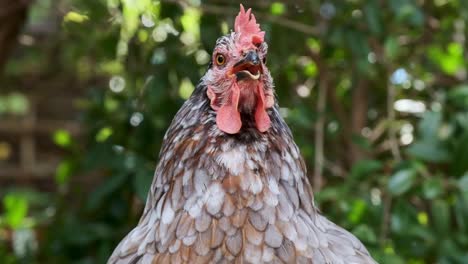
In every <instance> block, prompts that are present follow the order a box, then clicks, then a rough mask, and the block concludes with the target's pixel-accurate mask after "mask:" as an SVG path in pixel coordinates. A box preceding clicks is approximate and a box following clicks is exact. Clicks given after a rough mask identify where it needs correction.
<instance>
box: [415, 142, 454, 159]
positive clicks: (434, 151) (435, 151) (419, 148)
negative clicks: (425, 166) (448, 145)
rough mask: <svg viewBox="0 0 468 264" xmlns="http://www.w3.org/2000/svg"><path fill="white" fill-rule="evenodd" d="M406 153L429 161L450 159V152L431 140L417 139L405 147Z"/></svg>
mask: <svg viewBox="0 0 468 264" xmlns="http://www.w3.org/2000/svg"><path fill="white" fill-rule="evenodd" d="M407 152H408V154H410V155H412V156H414V157H416V158H419V159H422V160H424V161H430V162H446V161H449V160H450V152H448V150H447V149H445V147H444V146H443V145H442V144H440V143H438V142H436V141H431V140H423V141H417V142H415V143H413V144H411V145H410V146H409V147H408V149H407Z"/></svg>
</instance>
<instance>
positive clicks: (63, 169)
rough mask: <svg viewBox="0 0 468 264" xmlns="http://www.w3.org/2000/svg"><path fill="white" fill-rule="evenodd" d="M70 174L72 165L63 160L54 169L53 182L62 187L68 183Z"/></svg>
mask: <svg viewBox="0 0 468 264" xmlns="http://www.w3.org/2000/svg"><path fill="white" fill-rule="evenodd" d="M71 173H72V163H71V161H69V160H63V161H62V162H60V164H59V165H58V166H57V168H56V169H55V182H56V183H57V184H59V185H63V184H65V183H67V182H68V179H69V178H70V175H71Z"/></svg>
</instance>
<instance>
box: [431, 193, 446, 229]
mask: <svg viewBox="0 0 468 264" xmlns="http://www.w3.org/2000/svg"><path fill="white" fill-rule="evenodd" d="M432 218H433V221H434V227H435V229H436V231H437V232H438V233H439V236H446V235H448V230H449V223H450V220H449V219H450V209H449V205H448V203H447V202H446V201H445V200H435V201H434V202H433V204H432Z"/></svg>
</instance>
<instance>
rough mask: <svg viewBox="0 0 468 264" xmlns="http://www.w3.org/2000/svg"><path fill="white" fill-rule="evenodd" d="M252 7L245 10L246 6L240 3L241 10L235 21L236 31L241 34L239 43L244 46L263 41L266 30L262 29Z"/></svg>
mask: <svg viewBox="0 0 468 264" xmlns="http://www.w3.org/2000/svg"><path fill="white" fill-rule="evenodd" d="M251 12H252V9H250V8H249V9H248V10H247V12H245V9H244V6H243V5H242V4H241V5H240V12H239V14H238V15H237V17H236V20H235V22H234V31H235V32H236V33H238V34H239V39H238V44H239V45H240V46H242V47H245V48H247V47H250V46H251V45H252V44H254V45H258V44H260V43H262V42H263V39H264V37H265V32H264V31H261V30H260V25H259V24H257V21H256V20H255V16H254V15H253V14H251Z"/></svg>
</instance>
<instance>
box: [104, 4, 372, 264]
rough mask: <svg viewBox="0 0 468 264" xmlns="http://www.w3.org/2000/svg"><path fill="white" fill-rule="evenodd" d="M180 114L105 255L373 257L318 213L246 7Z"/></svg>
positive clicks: (196, 259) (168, 259) (157, 258)
mask: <svg viewBox="0 0 468 264" xmlns="http://www.w3.org/2000/svg"><path fill="white" fill-rule="evenodd" d="M234 29H235V31H234V32H231V33H230V34H228V35H227V36H223V37H221V38H219V39H218V40H217V41H216V47H215V48H214V52H213V57H212V61H211V63H210V65H209V69H208V71H207V72H206V74H205V75H204V76H203V77H202V79H201V81H200V83H199V85H198V86H197V87H196V89H195V91H194V92H193V94H192V96H191V97H190V99H188V100H187V101H186V102H185V104H184V105H183V106H182V108H181V109H180V110H179V112H178V113H177V115H176V116H175V118H174V120H173V121H172V124H171V125H170V127H169V129H168V131H167V133H166V135H165V137H164V143H163V146H162V149H161V152H160V158H159V159H160V160H159V164H158V166H157V168H156V171H155V175H154V180H153V183H152V185H151V189H150V191H149V194H148V200H147V202H146V207H145V210H144V212H143V215H142V216H141V219H140V221H139V223H138V225H137V226H136V227H135V228H134V229H133V230H132V231H131V232H130V233H129V234H128V235H127V236H126V237H125V238H124V239H123V240H122V242H120V244H119V245H118V246H117V248H116V249H115V251H114V252H113V254H112V256H111V257H110V259H109V261H108V263H315V264H317V263H334V264H335V263H336V264H338V263H375V261H374V260H373V259H372V258H371V257H370V255H369V253H368V251H367V250H366V248H365V247H364V246H363V245H362V244H361V242H360V241H359V240H358V239H357V238H356V237H354V236H353V235H352V234H350V233H349V232H347V231H345V230H344V229H342V228H341V227H339V226H337V225H335V224H334V223H332V222H330V221H329V220H327V219H326V218H325V217H324V216H322V215H321V214H320V212H319V210H318V209H317V208H316V206H315V205H314V202H313V196H312V190H311V186H310V184H309V181H308V179H307V174H306V167H305V163H304V161H303V159H302V157H301V156H300V153H299V149H298V147H297V146H296V144H295V143H294V140H293V137H292V135H291V131H290V130H289V128H288V126H287V125H286V123H285V122H284V120H283V119H282V118H281V116H280V114H279V111H278V109H279V107H278V103H277V100H276V98H275V96H274V85H273V80H272V77H271V75H270V72H269V71H268V68H267V67H266V64H265V63H266V56H267V44H266V43H265V42H264V35H265V33H264V32H263V31H261V30H260V26H259V25H258V24H257V22H256V20H255V17H254V15H252V14H251V10H250V9H249V10H247V11H245V10H244V8H243V6H242V5H241V7H240V12H239V14H238V16H237V17H236V19H235V25H234Z"/></svg>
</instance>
